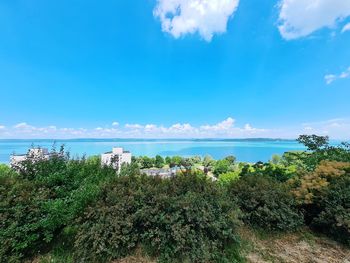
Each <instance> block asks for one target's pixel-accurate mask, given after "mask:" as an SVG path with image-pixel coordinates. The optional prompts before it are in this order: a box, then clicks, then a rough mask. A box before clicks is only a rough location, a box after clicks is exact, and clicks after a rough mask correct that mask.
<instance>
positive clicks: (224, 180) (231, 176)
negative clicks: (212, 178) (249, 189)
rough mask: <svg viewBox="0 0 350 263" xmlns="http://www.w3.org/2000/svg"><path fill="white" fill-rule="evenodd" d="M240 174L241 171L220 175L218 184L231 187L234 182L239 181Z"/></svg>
mask: <svg viewBox="0 0 350 263" xmlns="http://www.w3.org/2000/svg"><path fill="white" fill-rule="evenodd" d="M239 174H240V171H235V172H227V173H224V174H220V175H219V178H218V182H219V184H221V185H229V184H231V183H232V182H233V181H235V180H238V179H239Z"/></svg>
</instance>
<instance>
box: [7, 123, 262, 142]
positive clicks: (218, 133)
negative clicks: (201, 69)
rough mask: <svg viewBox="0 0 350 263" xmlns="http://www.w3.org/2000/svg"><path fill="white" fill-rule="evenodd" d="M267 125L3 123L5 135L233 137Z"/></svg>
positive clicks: (255, 132)
mask: <svg viewBox="0 0 350 263" xmlns="http://www.w3.org/2000/svg"><path fill="white" fill-rule="evenodd" d="M266 132H267V130H266V129H260V128H253V127H252V126H251V125H250V124H245V125H244V126H243V127H236V126H235V120H234V119H233V118H227V119H225V120H223V121H221V122H218V123H216V124H204V125H200V126H197V127H196V126H193V125H191V124H189V123H175V124H172V125H170V126H164V125H156V124H145V125H143V124H138V123H133V124H129V123H128V124H125V125H119V123H117V122H113V123H111V125H106V126H104V127H96V128H91V129H86V128H59V127H57V126H54V125H50V126H45V127H36V126H33V125H29V124H27V123H26V122H21V123H17V124H15V125H13V126H8V127H5V126H3V125H0V139H1V138H2V139H3V138H221V137H222V138H224V137H225V138H226V137H228V138H230V137H255V136H258V137H260V136H263V135H264V134H265V133H266Z"/></svg>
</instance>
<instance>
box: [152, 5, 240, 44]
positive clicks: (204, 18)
mask: <svg viewBox="0 0 350 263" xmlns="http://www.w3.org/2000/svg"><path fill="white" fill-rule="evenodd" d="M238 4H239V0H158V1H157V6H156V7H155V9H154V11H153V14H154V16H155V17H158V18H159V19H160V21H161V24H162V30H163V31H164V32H167V33H169V34H171V35H172V36H173V37H175V38H179V37H181V36H183V35H186V34H193V33H199V35H200V36H201V37H202V38H204V39H205V40H206V41H211V39H212V37H213V35H214V34H220V33H224V32H226V28H227V22H228V19H229V18H230V17H231V16H232V15H233V14H234V12H235V11H236V9H237V7H238Z"/></svg>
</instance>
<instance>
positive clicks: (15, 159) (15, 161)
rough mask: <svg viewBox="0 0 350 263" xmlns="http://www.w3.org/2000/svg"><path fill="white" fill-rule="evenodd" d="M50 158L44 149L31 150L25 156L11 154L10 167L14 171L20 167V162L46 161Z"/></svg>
mask: <svg viewBox="0 0 350 263" xmlns="http://www.w3.org/2000/svg"><path fill="white" fill-rule="evenodd" d="M49 158H50V154H49V151H48V150H47V149H46V148H31V149H29V150H28V153H27V154H13V155H11V156H10V165H11V167H12V168H14V169H18V168H20V167H21V162H23V161H26V160H29V159H31V160H33V161H35V160H48V159H49Z"/></svg>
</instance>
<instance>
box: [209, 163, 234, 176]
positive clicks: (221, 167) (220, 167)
mask: <svg viewBox="0 0 350 263" xmlns="http://www.w3.org/2000/svg"><path fill="white" fill-rule="evenodd" d="M231 166H232V163H231V162H230V161H229V160H227V159H223V160H218V161H217V162H216V163H215V165H214V171H213V172H214V175H215V176H216V177H218V176H219V175H220V174H224V173H227V172H229V171H231V170H232V167H231Z"/></svg>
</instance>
